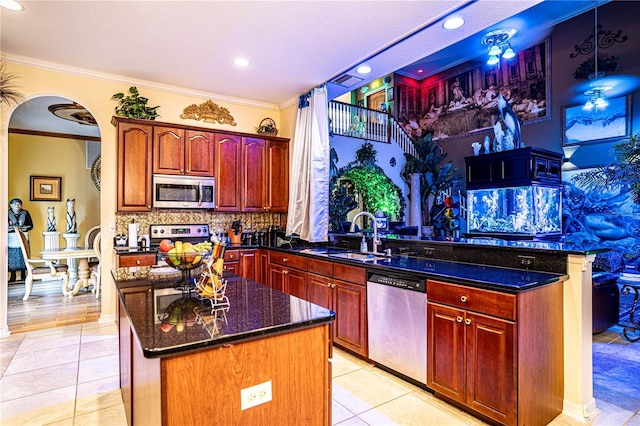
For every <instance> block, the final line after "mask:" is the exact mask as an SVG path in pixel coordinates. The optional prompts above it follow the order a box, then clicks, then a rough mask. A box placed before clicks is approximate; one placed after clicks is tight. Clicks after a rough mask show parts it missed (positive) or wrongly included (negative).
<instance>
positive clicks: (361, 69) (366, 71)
mask: <svg viewBox="0 0 640 426" xmlns="http://www.w3.org/2000/svg"><path fill="white" fill-rule="evenodd" d="M356 72H357V73H358V74H369V73H370V72H371V67H370V66H369V65H360V66H359V67H358V68H357V69H356Z"/></svg>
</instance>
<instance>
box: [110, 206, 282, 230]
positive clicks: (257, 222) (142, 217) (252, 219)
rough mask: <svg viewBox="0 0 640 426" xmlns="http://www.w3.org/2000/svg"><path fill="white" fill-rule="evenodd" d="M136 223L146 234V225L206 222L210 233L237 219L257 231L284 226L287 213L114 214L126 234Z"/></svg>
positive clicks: (195, 211) (245, 228)
mask: <svg viewBox="0 0 640 426" xmlns="http://www.w3.org/2000/svg"><path fill="white" fill-rule="evenodd" d="M132 220H133V221H135V223H137V224H138V229H139V231H138V233H139V234H140V235H144V234H149V225H171V224H175V225H183V224H184V225H189V224H204V223H206V224H208V225H209V229H210V231H211V232H212V233H214V232H215V233H217V232H221V231H224V232H226V231H228V230H229V228H230V227H231V222H233V221H235V220H240V221H241V222H242V229H243V231H259V230H261V229H262V228H268V227H270V226H272V225H275V226H279V227H280V229H284V228H285V227H286V226H287V214H286V213H216V212H208V211H197V210H166V211H165V210H156V211H151V212H149V213H118V214H116V234H125V235H126V234H127V232H128V231H127V227H128V225H129V224H130V223H131V221H132Z"/></svg>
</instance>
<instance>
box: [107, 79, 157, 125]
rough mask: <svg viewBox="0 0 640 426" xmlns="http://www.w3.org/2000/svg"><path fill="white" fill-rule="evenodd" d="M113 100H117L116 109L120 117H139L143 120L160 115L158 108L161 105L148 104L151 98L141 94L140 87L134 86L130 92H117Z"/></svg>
mask: <svg viewBox="0 0 640 426" xmlns="http://www.w3.org/2000/svg"><path fill="white" fill-rule="evenodd" d="M111 100H114V101H115V100H117V101H118V106H116V108H115V111H116V115H117V116H118V117H127V118H139V119H143V120H155V119H156V117H158V113H157V112H156V110H157V109H158V108H160V107H159V106H155V107H150V106H147V103H148V102H149V99H147V98H145V97H143V96H140V93H139V92H138V88H137V87H135V86H132V87H130V88H129V94H128V95H126V96H125V94H124V93H116V94H115V95H113V96H112V97H111Z"/></svg>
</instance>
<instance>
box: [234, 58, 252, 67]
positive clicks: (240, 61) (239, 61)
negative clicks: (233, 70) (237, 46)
mask: <svg viewBox="0 0 640 426" xmlns="http://www.w3.org/2000/svg"><path fill="white" fill-rule="evenodd" d="M233 64H234V65H235V66H237V67H240V68H247V67H248V66H249V65H251V62H249V60H248V59H246V58H236V59H234V60H233Z"/></svg>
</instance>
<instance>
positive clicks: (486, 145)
mask: <svg viewBox="0 0 640 426" xmlns="http://www.w3.org/2000/svg"><path fill="white" fill-rule="evenodd" d="M483 145H484V153H485V154H488V153H490V152H491V139H489V136H485V137H484V144H483Z"/></svg>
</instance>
